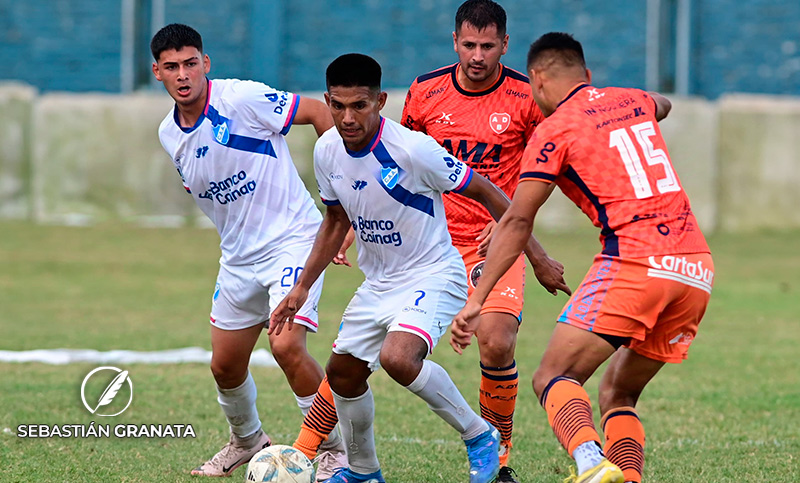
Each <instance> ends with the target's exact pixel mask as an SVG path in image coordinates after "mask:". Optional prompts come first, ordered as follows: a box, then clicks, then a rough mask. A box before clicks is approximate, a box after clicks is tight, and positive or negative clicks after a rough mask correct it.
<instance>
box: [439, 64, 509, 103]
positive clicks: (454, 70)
mask: <svg viewBox="0 0 800 483" xmlns="http://www.w3.org/2000/svg"><path fill="white" fill-rule="evenodd" d="M460 65H461V64H459V63H458V62H456V63H455V64H453V67H452V69H450V79H451V80H452V81H453V87H455V88H456V91H458V92H459V93H460V94H463V95H465V96H468V97H479V96H485V95H487V94H491V93H492V92H494V91H496V90H497V88H498V87H500V85H501V84H502V83H503V81H504V80H505V78H506V66H504V65H503V64H498V66H500V75H498V76H497V80H496V81H494V84H492V85H491V86H489V87H487V88H486V89H484V90H482V91H468V90H467V89H464V88H463V87H462V86H461V84H459V83H458V69H459V66H460Z"/></svg>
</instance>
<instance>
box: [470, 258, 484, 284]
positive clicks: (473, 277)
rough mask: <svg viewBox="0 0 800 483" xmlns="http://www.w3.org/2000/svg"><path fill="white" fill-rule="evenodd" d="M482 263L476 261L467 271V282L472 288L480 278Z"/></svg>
mask: <svg viewBox="0 0 800 483" xmlns="http://www.w3.org/2000/svg"><path fill="white" fill-rule="evenodd" d="M483 263H484V262H478V263H476V264H475V266H473V267H472V270H470V271H469V284H470V285H472V288H475V287H477V286H478V280H480V279H481V274H482V273H483Z"/></svg>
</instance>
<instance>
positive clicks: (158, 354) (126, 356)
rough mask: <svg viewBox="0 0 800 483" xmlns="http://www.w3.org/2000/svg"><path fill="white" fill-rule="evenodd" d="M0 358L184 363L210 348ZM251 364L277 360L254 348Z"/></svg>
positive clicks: (206, 355)
mask: <svg viewBox="0 0 800 483" xmlns="http://www.w3.org/2000/svg"><path fill="white" fill-rule="evenodd" d="M0 362H42V363H44V364H55V365H62V364H72V363H76V362H91V363H95V364H183V363H190V362H200V363H204V364H208V363H210V362H211V351H207V350H205V349H202V348H200V347H185V348H183V349H170V350H163V351H143V352H139V351H126V350H114V351H106V352H100V351H96V350H92V349H38V350H31V351H0ZM250 365H252V366H259V367H277V366H278V364H277V363H276V362H275V359H274V358H273V357H272V354H270V353H269V351H268V350H266V349H258V350H255V351H253V354H252V355H251V356H250Z"/></svg>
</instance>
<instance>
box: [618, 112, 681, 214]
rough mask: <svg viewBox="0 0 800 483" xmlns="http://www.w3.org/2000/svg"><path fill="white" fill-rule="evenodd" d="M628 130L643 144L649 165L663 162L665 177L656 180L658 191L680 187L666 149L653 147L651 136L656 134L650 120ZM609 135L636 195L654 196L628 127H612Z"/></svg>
mask: <svg viewBox="0 0 800 483" xmlns="http://www.w3.org/2000/svg"><path fill="white" fill-rule="evenodd" d="M630 130H631V131H632V132H633V135H634V137H635V138H636V141H638V143H639V146H640V147H641V148H642V153H643V154H644V159H645V161H647V164H648V165H649V166H654V165H656V164H660V165H662V166H664V177H663V178H660V179H658V180H657V181H656V187H657V188H658V192H659V193H669V192H671V191H680V190H681V186H680V185H679V184H678V178H677V177H676V176H675V171H673V169H672V165H671V164H670V162H669V158H668V157H667V153H665V152H664V150H663V149H656V148H655V147H654V146H653V143H652V141H650V138H651V137H653V136H655V135H656V129H655V127H654V126H653V122H652V121H647V122H643V123H641V124H636V125H634V126H631V127H630ZM610 138H611V139H610V143H609V147H612V148H617V150H618V151H619V155H620V157H621V158H622V163H623V164H624V165H625V170H626V171H627V172H628V176H630V178H631V185H633V192H634V193H635V194H636V197H637V198H639V199H644V198H650V197H651V196H653V188H651V187H650V181H649V180H648V179H647V173H646V172H645V170H644V166H642V160H641V158H639V153H638V152H637V151H636V147H635V146H634V145H633V140H631V136H630V135H629V134H628V131H627V130H626V129H625V128H622V129H617V130H614V131H611V134H610Z"/></svg>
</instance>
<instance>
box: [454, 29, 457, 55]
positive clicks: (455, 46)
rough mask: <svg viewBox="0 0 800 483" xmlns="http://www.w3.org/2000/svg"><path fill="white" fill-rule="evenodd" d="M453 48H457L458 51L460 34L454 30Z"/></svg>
mask: <svg viewBox="0 0 800 483" xmlns="http://www.w3.org/2000/svg"><path fill="white" fill-rule="evenodd" d="M453 50H455V51H456V53H458V36H457V35H456V33H455V32H453Z"/></svg>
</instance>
